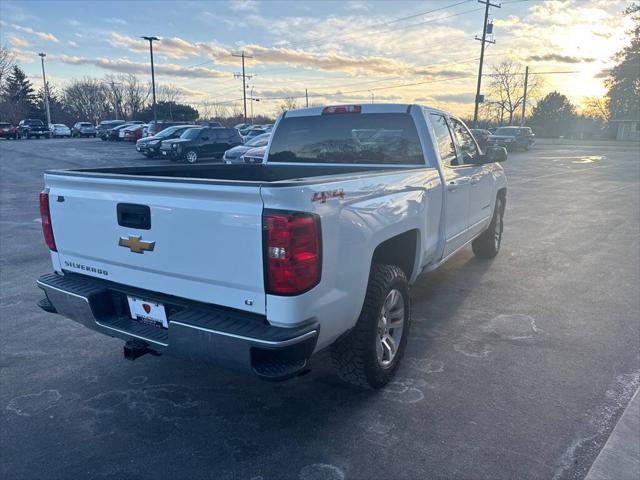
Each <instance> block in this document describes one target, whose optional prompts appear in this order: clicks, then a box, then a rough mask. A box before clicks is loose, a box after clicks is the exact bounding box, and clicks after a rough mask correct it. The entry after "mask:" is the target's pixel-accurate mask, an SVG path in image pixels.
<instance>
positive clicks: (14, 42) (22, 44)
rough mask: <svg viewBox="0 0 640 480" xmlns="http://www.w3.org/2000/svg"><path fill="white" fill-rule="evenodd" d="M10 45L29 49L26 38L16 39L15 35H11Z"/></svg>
mask: <svg viewBox="0 0 640 480" xmlns="http://www.w3.org/2000/svg"><path fill="white" fill-rule="evenodd" d="M7 40H9V43H10V44H11V45H13V46H14V47H28V46H29V42H27V41H26V40H25V39H24V38H20V37H16V36H15V35H11V36H10V37H9V38H7Z"/></svg>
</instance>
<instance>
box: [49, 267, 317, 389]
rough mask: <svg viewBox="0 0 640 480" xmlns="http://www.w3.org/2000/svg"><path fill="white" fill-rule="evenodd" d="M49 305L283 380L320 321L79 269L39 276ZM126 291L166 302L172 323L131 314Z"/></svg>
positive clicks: (87, 321) (191, 355)
mask: <svg viewBox="0 0 640 480" xmlns="http://www.w3.org/2000/svg"><path fill="white" fill-rule="evenodd" d="M37 284H38V287H40V288H41V289H42V290H44V292H45V294H46V296H47V299H48V305H46V306H47V308H45V306H43V305H40V306H41V307H42V308H43V309H45V310H47V311H49V312H51V311H53V310H54V311H55V313H58V314H60V315H62V316H64V317H67V318H69V319H71V320H74V321H76V322H78V323H80V324H82V325H84V326H85V327H87V328H90V329H92V330H95V331H98V332H100V333H103V334H105V335H109V336H112V337H118V338H121V339H123V340H127V341H130V340H137V341H141V342H144V343H145V344H147V345H148V348H149V349H151V350H154V351H156V352H158V353H166V354H169V355H173V356H176V357H180V358H185V359H189V360H195V361H204V362H208V363H214V364H218V365H223V366H226V367H231V368H236V369H241V370H249V371H252V372H253V373H255V374H256V375H258V376H259V377H261V378H263V379H265V380H284V379H286V378H289V377H291V376H294V375H296V374H298V373H299V372H301V371H303V370H305V369H306V367H307V363H308V360H309V358H310V357H311V354H312V353H313V350H314V348H315V345H316V340H317V338H318V327H317V325H306V326H302V327H295V328H279V327H274V326H271V325H269V324H268V323H267V322H266V320H265V318H264V317H263V316H260V315H255V314H251V313H247V312H240V311H237V310H231V309H226V308H223V307H218V306H214V305H207V304H203V303H199V302H192V301H189V300H186V299H180V298H177V297H172V296H168V295H163V294H158V293H155V292H148V291H144V290H141V289H137V288H132V287H128V286H124V285H120V284H115V283H113V282H107V281H104V280H99V279H94V278H92V277H86V276H84V275H78V274H66V275H58V274H48V275H43V276H42V277H40V278H39V279H38V282H37ZM127 295H134V296H136V297H138V298H143V299H147V300H149V301H156V302H160V303H163V304H164V305H165V309H166V313H167V320H168V325H169V327H168V328H167V329H163V328H158V327H154V326H150V325H146V324H143V323H140V322H138V321H137V320H133V319H132V318H131V316H130V312H129V308H128V302H127Z"/></svg>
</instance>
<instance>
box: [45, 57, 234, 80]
mask: <svg viewBox="0 0 640 480" xmlns="http://www.w3.org/2000/svg"><path fill="white" fill-rule="evenodd" d="M50 60H53V61H59V62H62V63H66V64H68V65H95V66H96V67H100V68H103V69H105V70H110V71H113V72H118V73H134V74H139V75H150V73H151V70H150V67H149V64H148V63H146V62H145V63H139V62H132V61H131V60H129V59H127V58H115V59H112V58H105V57H100V58H98V59H95V60H94V59H90V58H85V57H78V56H75V55H55V56H54V55H51V56H50ZM154 70H155V73H156V75H164V76H168V77H182V78H224V77H229V76H230V75H231V74H229V73H226V72H220V71H218V70H211V69H209V68H202V67H196V68H189V67H184V66H182V65H176V64H173V63H156V64H155V65H154Z"/></svg>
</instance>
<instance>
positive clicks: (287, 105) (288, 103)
mask: <svg viewBox="0 0 640 480" xmlns="http://www.w3.org/2000/svg"><path fill="white" fill-rule="evenodd" d="M279 108H280V111H281V112H286V111H287V110H295V109H296V108H298V103H297V102H296V99H295V98H294V97H287V98H285V99H284V100H283V101H282V103H281V104H280V106H279Z"/></svg>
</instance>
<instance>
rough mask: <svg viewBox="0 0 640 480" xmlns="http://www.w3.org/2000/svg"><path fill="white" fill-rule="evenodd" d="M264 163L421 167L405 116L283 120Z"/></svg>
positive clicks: (412, 128) (413, 133)
mask: <svg viewBox="0 0 640 480" xmlns="http://www.w3.org/2000/svg"><path fill="white" fill-rule="evenodd" d="M269 162H297V163H352V164H415V165H419V164H424V155H423V153H422V147H421V146H420V140H419V138H418V132H417V130H416V126H415V123H414V121H413V118H411V116H410V115H409V114H408V113H367V114H359V113H356V114H350V113H348V114H333V115H319V116H310V117H289V118H287V117H285V118H283V119H282V120H281V121H280V123H279V124H278V128H277V129H276V130H275V132H274V136H273V140H272V142H271V148H270V150H269Z"/></svg>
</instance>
